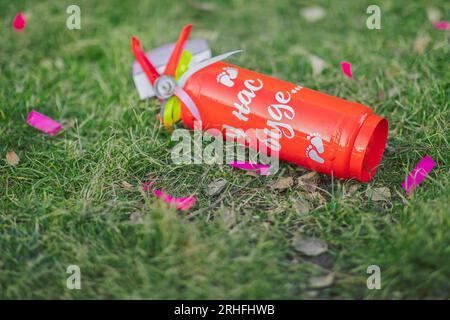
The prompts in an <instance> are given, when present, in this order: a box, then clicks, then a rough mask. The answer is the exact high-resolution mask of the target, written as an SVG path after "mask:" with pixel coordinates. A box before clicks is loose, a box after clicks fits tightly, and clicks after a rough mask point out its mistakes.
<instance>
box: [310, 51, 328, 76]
mask: <svg viewBox="0 0 450 320" xmlns="http://www.w3.org/2000/svg"><path fill="white" fill-rule="evenodd" d="M309 63H311V67H312V69H313V75H315V76H316V75H319V74H321V73H322V71H323V69H325V68H327V67H328V63H326V62H325V61H324V60H322V59H321V58H319V57H318V56H316V55H313V54H312V55H310V56H309Z"/></svg>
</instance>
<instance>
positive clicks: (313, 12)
mask: <svg viewBox="0 0 450 320" xmlns="http://www.w3.org/2000/svg"><path fill="white" fill-rule="evenodd" d="M326 14H327V13H326V12H325V10H324V9H323V8H322V7H319V6H314V7H308V8H304V9H301V10H300V15H301V16H302V17H303V18H304V19H305V20H306V21H308V22H316V21H319V20H321V19H323V18H324V17H325V16H326Z"/></svg>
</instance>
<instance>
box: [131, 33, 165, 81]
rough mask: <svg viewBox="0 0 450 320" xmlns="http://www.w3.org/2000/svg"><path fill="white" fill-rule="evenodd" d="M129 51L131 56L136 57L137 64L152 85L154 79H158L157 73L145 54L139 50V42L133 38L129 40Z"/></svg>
mask: <svg viewBox="0 0 450 320" xmlns="http://www.w3.org/2000/svg"><path fill="white" fill-rule="evenodd" d="M131 49H132V50H133V54H134V56H135V57H136V60H137V61H138V62H139V64H140V65H141V67H142V69H143V70H144V72H145V74H146V75H147V77H148V79H149V80H150V83H151V84H152V85H153V84H154V83H155V81H156V79H157V78H158V77H159V73H158V71H157V70H156V68H155V66H154V65H153V64H152V63H151V62H150V60H149V59H148V58H147V56H146V55H145V52H144V51H143V50H142V48H141V42H140V41H139V39H138V38H137V37H135V36H133V37H132V38H131Z"/></svg>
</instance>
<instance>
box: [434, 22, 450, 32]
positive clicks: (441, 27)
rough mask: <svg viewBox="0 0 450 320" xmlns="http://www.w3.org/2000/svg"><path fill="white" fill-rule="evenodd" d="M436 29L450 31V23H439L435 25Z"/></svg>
mask: <svg viewBox="0 0 450 320" xmlns="http://www.w3.org/2000/svg"><path fill="white" fill-rule="evenodd" d="M434 27H435V28H436V29H438V30H450V22H448V21H438V22H435V23H434Z"/></svg>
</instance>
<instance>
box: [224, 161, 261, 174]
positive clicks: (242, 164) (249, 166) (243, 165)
mask: <svg viewBox="0 0 450 320" xmlns="http://www.w3.org/2000/svg"><path fill="white" fill-rule="evenodd" d="M230 166H232V167H233V168H237V169H242V170H247V171H255V172H257V173H259V174H262V175H265V174H267V171H268V170H269V168H270V166H269V165H267V164H261V163H251V162H246V161H234V162H231V163H230Z"/></svg>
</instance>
